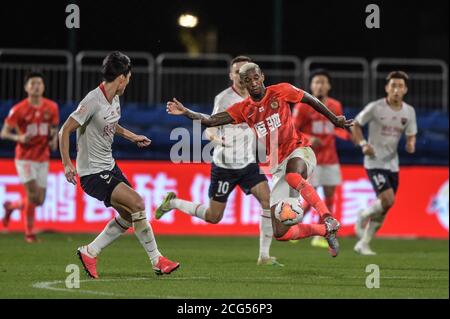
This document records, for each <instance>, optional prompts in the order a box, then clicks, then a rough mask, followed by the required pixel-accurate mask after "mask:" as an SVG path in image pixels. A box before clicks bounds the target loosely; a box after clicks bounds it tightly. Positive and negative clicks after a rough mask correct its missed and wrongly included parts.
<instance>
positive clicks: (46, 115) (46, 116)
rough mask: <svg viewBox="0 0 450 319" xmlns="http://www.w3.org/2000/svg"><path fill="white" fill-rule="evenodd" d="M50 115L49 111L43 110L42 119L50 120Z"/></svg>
mask: <svg viewBox="0 0 450 319" xmlns="http://www.w3.org/2000/svg"><path fill="white" fill-rule="evenodd" d="M50 117H51V115H50V112H48V111H45V112H44V121H49V120H50Z"/></svg>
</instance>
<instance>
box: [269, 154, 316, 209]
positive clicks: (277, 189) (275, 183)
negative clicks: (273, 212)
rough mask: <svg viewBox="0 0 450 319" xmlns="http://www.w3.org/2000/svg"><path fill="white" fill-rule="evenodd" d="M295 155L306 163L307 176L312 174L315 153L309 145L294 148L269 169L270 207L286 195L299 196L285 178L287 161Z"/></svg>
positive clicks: (286, 196)
mask: <svg viewBox="0 0 450 319" xmlns="http://www.w3.org/2000/svg"><path fill="white" fill-rule="evenodd" d="M295 157H298V158H301V159H302V160H303V161H304V162H305V163H306V168H307V174H308V178H309V177H310V176H311V175H312V173H313V171H314V168H315V167H316V163H317V162H316V155H315V154H314V151H313V150H312V149H311V148H310V147H299V148H297V149H295V150H294V151H293V152H292V153H291V154H290V155H289V156H288V157H287V158H285V159H284V160H283V162H281V163H280V164H279V165H278V166H276V167H275V168H274V169H273V170H272V171H271V173H272V190H271V192H270V207H272V206H274V205H276V204H278V203H279V202H280V201H282V200H283V199H286V198H288V197H294V198H295V197H297V198H298V197H300V194H299V193H298V191H296V190H295V189H292V187H290V186H289V184H288V183H287V181H286V179H285V176H286V165H287V162H288V161H289V160H290V159H291V158H295Z"/></svg>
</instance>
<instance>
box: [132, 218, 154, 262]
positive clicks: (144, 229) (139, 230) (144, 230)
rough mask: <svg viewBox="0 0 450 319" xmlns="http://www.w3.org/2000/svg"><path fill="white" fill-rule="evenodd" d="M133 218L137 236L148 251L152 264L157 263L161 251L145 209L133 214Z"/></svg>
mask: <svg viewBox="0 0 450 319" xmlns="http://www.w3.org/2000/svg"><path fill="white" fill-rule="evenodd" d="M131 220H132V221H133V228H134V233H135V234H136V237H137V238H138V239H139V242H140V243H141V245H142V246H143V247H144V249H145V251H146V252H147V255H148V257H149V258H150V260H151V262H152V265H156V264H157V263H158V259H159V257H160V256H161V253H160V252H159V250H158V246H157V244H156V239H155V236H154V234H153V230H152V227H151V226H150V224H149V223H148V221H147V218H146V216H145V211H141V212H136V213H133V214H131Z"/></svg>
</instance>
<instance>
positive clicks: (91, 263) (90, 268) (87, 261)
mask: <svg viewBox="0 0 450 319" xmlns="http://www.w3.org/2000/svg"><path fill="white" fill-rule="evenodd" d="M77 255H78V257H79V258H80V261H81V264H82V265H83V267H84V270H85V271H86V273H87V274H88V276H89V277H91V278H94V279H98V274H97V258H93V257H90V256H89V255H88V254H87V248H86V246H83V247H80V248H78V250H77Z"/></svg>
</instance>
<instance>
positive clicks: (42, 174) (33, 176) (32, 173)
mask: <svg viewBox="0 0 450 319" xmlns="http://www.w3.org/2000/svg"><path fill="white" fill-rule="evenodd" d="M15 164H16V170H17V175H19V179H20V182H21V183H22V184H25V183H28V182H29V181H32V180H35V181H36V183H37V185H38V186H39V187H42V188H47V175H48V162H35V161H28V160H15Z"/></svg>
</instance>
